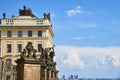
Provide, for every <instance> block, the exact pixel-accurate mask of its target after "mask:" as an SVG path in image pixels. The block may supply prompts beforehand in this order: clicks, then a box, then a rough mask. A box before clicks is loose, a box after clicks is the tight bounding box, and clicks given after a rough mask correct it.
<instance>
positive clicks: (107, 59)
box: [56, 46, 120, 69]
mask: <svg viewBox="0 0 120 80" xmlns="http://www.w3.org/2000/svg"><path fill="white" fill-rule="evenodd" d="M56 56H57V58H58V57H59V58H60V59H61V60H62V62H61V65H64V66H69V67H79V68H80V69H86V68H92V67H95V68H96V69H100V68H107V67H110V66H112V67H114V68H120V47H76V46H56ZM58 61H59V62H60V60H58Z"/></svg>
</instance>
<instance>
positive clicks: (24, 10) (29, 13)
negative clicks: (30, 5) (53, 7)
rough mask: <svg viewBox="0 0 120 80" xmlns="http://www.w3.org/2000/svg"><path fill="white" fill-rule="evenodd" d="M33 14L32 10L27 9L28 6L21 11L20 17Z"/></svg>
mask: <svg viewBox="0 0 120 80" xmlns="http://www.w3.org/2000/svg"><path fill="white" fill-rule="evenodd" d="M31 14H32V10H31V9H27V8H26V6H24V7H23V10H21V9H19V15H20V16H29V15H31Z"/></svg>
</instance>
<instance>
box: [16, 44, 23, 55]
mask: <svg viewBox="0 0 120 80" xmlns="http://www.w3.org/2000/svg"><path fill="white" fill-rule="evenodd" d="M17 52H18V53H21V52H22V44H17Z"/></svg>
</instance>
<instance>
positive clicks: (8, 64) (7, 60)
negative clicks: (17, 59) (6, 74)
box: [5, 59, 12, 70]
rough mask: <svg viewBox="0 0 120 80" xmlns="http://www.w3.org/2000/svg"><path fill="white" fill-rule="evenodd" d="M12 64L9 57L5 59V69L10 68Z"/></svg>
mask: <svg viewBox="0 0 120 80" xmlns="http://www.w3.org/2000/svg"><path fill="white" fill-rule="evenodd" d="M11 66H12V63H11V59H6V63H5V69H6V70H10V69H11Z"/></svg>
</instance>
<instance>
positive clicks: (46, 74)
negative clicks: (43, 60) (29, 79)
mask: <svg viewBox="0 0 120 80" xmlns="http://www.w3.org/2000/svg"><path fill="white" fill-rule="evenodd" d="M45 80H47V69H45Z"/></svg>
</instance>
